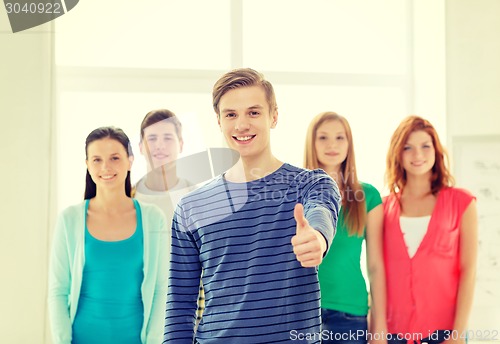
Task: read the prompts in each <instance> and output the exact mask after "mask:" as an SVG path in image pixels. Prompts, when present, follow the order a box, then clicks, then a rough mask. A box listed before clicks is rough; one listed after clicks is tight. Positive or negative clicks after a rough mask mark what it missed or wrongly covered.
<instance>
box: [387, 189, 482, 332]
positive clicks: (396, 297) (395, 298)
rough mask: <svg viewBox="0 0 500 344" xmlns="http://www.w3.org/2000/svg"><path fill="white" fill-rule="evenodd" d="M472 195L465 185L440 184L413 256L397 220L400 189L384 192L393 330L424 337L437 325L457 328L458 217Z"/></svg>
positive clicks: (389, 315)
mask: <svg viewBox="0 0 500 344" xmlns="http://www.w3.org/2000/svg"><path fill="white" fill-rule="evenodd" d="M473 199H474V196H472V195H471V194H470V193H469V192H468V191H466V190H463V189H457V188H445V189H443V190H441V191H440V192H439V193H438V196H437V200H436V205H435V206H434V209H433V212H432V215H431V219H430V221H429V226H428V229H427V233H426V234H425V236H424V238H423V239H422V242H421V243H420V246H419V247H418V250H417V252H416V253H415V255H414V256H413V257H412V258H410V257H409V256H408V251H407V248H406V244H405V241H404V238H403V234H402V232H401V227H400V225H399V217H400V211H401V209H400V204H399V195H397V194H396V195H395V194H391V195H389V196H387V197H385V198H384V200H383V204H384V261H385V270H386V279H387V326H388V331H389V333H401V334H411V335H412V336H413V335H416V336H420V335H421V337H420V338H426V337H428V336H429V335H430V334H431V333H432V332H434V331H435V330H451V329H453V322H454V318H455V308H456V302H457V292H458V284H459V278H460V264H459V262H460V254H459V239H460V223H461V219H462V214H463V213H464V211H465V210H466V208H467V207H468V205H469V204H470V202H471V201H472V200H473ZM408 337H409V335H408ZM408 337H407V338H408ZM413 338H418V337H413Z"/></svg>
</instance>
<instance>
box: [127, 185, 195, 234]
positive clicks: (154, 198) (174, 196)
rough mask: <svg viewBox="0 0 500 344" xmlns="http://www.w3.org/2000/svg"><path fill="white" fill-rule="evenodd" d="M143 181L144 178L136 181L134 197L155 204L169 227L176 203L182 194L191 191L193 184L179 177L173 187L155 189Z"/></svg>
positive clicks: (193, 187)
mask: <svg viewBox="0 0 500 344" xmlns="http://www.w3.org/2000/svg"><path fill="white" fill-rule="evenodd" d="M145 182H146V178H142V179H141V180H139V181H138V182H137V184H136V186H135V196H134V198H136V199H138V200H139V201H142V202H144V203H152V204H156V205H157V206H158V207H159V208H160V209H161V210H162V211H163V213H164V214H165V216H166V218H167V226H168V228H171V227H172V219H173V218H174V210H175V207H176V206H177V203H178V202H179V200H180V199H181V197H182V196H184V195H185V194H187V193H188V192H191V191H193V190H194V189H195V186H194V185H193V184H191V183H190V182H189V181H187V180H185V179H179V181H178V182H177V184H176V185H175V186H174V187H173V188H171V189H169V190H167V191H155V190H151V189H149V188H148V187H147V186H146V183H145Z"/></svg>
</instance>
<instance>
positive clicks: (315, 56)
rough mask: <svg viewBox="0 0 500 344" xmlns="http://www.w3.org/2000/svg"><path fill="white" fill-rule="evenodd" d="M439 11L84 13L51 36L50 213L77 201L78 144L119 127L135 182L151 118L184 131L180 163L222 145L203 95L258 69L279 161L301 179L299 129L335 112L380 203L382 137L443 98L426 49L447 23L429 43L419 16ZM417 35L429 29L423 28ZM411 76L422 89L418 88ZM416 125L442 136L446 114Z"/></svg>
mask: <svg viewBox="0 0 500 344" xmlns="http://www.w3.org/2000/svg"><path fill="white" fill-rule="evenodd" d="M431 3H432V4H431ZM436 3H438V2H429V1H427V2H425V4H426V5H422V4H423V2H418V3H417V2H415V3H414V2H413V1H411V0H378V1H371V0H370V1H368V0H311V1H307V2H305V1H298V0H292V1H290V0H286V1H285V0H273V1H263V0H252V1H246V0H231V1H230V0H215V1H202V0H186V1H174V0H148V1H145V2H141V3H127V2H123V1H118V0H109V1H105V2H102V1H82V2H80V3H79V5H78V6H77V7H76V8H75V9H74V10H72V11H71V12H69V13H68V15H65V16H64V17H62V18H60V19H59V20H57V21H56V22H55V28H56V33H55V51H56V76H57V78H56V87H57V143H58V145H57V147H58V152H57V156H58V169H57V171H58V181H59V182H58V190H59V191H58V208H59V209H61V208H64V207H66V206H67V205H69V204H71V203H75V202H78V201H79V200H81V198H82V193H83V187H84V185H83V176H84V172H85V165H84V152H83V147H84V145H83V144H84V140H85V137H86V135H87V134H88V133H89V132H90V131H91V130H92V129H94V128H96V127H99V126H103V125H115V126H119V127H122V128H123V129H124V130H125V131H126V132H127V133H128V134H129V136H130V137H131V139H132V141H133V145H134V147H133V148H134V152H135V154H136V159H135V163H134V167H133V170H132V179H133V180H137V179H138V178H140V177H141V176H142V175H143V174H144V172H145V164H144V161H143V159H142V157H141V156H140V153H139V150H138V146H137V143H138V134H139V125H140V121H141V120H142V118H143V116H144V115H145V114H146V113H147V112H148V111H150V110H152V109H155V108H168V109H170V110H172V111H174V112H175V113H176V114H177V115H178V116H179V117H180V118H181V120H182V122H183V125H184V131H185V132H184V139H185V150H184V154H185V155H189V154H192V153H195V152H199V151H202V150H204V149H206V148H208V147H214V146H215V147H216V146H221V145H224V143H223V140H222V137H221V134H220V131H219V130H218V128H217V123H216V120H215V114H214V113H213V109H212V106H211V91H212V86H213V83H214V82H215V81H216V80H217V78H218V77H219V76H220V75H222V73H223V72H225V71H227V70H229V69H231V68H235V67H252V68H255V69H257V70H259V71H261V72H263V73H264V74H265V75H266V77H267V78H268V79H269V80H270V81H271V82H272V83H273V84H274V86H275V89H276V93H277V98H278V99H277V100H278V107H279V113H280V119H279V124H278V127H277V128H276V129H275V130H274V131H273V137H272V140H273V141H272V145H273V152H274V153H275V155H276V156H278V157H279V158H280V159H281V160H284V161H287V162H290V163H292V164H296V165H299V166H301V165H302V160H303V146H304V138H305V130H306V127H307V125H308V124H309V121H310V120H311V118H312V117H313V116H315V115H316V114H317V113H319V112H322V111H327V110H329V111H336V112H338V113H340V114H342V115H344V116H345V117H347V118H348V120H349V121H350V123H351V126H352V129H353V134H354V137H355V149H356V157H357V165H358V169H359V171H358V173H359V175H360V177H361V178H362V179H363V180H364V181H366V182H369V183H372V184H374V185H375V186H376V187H378V188H379V189H380V190H382V187H383V173H384V167H385V154H386V150H387V145H388V140H389V138H390V135H391V134H392V132H393V130H394V129H395V127H396V126H397V124H398V122H399V121H400V120H401V119H402V118H403V117H404V116H406V115H408V114H410V113H413V112H414V111H415V110H416V109H417V110H425V109H426V107H425V106H422V105H421V104H425V103H426V99H427V98H426V93H425V90H427V89H429V88H428V85H440V84H439V83H436V82H434V80H429V78H435V77H436V76H437V77H438V78H439V72H440V70H439V67H438V68H437V70H436V59H434V58H433V57H434V55H435V54H436V51H437V50H436V49H434V50H432V51H429V50H427V49H426V48H427V45H429V46H432V47H434V46H435V45H434V46H433V44H435V43H436V39H434V40H433V39H432V38H431V39H429V37H438V38H439V37H440V36H439V32H441V31H442V28H441V27H440V25H442V24H443V20H444V19H443V18H441V17H439V15H437V16H436V18H438V19H436V18H434V20H433V21H431V22H430V23H431V24H432V25H433V27H434V30H430V29H429V28H428V26H429V19H419V16H417V14H418V13H422V6H427V7H432V6H436V5H435V4H436ZM431 9H432V8H431ZM426 10H427V12H429V8H426ZM427 12H426V13H427ZM139 18H140V19H139ZM145 18H147V19H145ZM422 21H426V22H427V25H421V26H419V25H420V24H421V23H422ZM419 27H422V28H425V30H423V29H422V30H420V29H419V30H417V31H416V30H415V28H419ZM440 30H441V31H440ZM422 32H423V33H422ZM417 43H418V44H417ZM443 49H444V47H443ZM443 56H444V55H443ZM422 61H423V62H422ZM427 62H428V64H429V66H432V67H433V68H431V69H429V68H426V64H425V63H427ZM438 66H439V65H438ZM415 68H419V70H421V71H426V70H427V71H432V73H428V74H429V75H430V74H432V76H429V78H428V79H425V78H424V80H421V79H418V78H415V77H414V70H415ZM442 69H443V70H444V67H443V68H442ZM442 74H443V75H442V77H443V79H444V72H443V73H442ZM421 75H426V74H425V73H422V74H421ZM435 94H437V93H436V92H433V95H435ZM436 101H437V102H438V103H439V104H441V105H442V104H444V99H441V100H436ZM434 108H436V107H434ZM442 108H444V106H442ZM440 109H441V108H440ZM422 115H426V116H427V117H429V118H430V119H431V120H433V121H435V122H437V123H438V128H439V129H440V130H441V132H443V131H444V123H445V121H444V113H438V112H429V113H422ZM432 116H434V117H432Z"/></svg>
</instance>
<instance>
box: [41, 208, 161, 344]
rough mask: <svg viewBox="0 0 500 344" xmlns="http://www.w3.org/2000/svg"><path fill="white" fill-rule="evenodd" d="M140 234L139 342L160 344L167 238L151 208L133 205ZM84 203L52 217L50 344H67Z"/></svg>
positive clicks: (80, 260) (79, 268) (76, 294)
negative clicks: (54, 220)
mask: <svg viewBox="0 0 500 344" xmlns="http://www.w3.org/2000/svg"><path fill="white" fill-rule="evenodd" d="M139 206H140V209H141V213H142V226H143V233H144V240H143V241H144V280H143V282H142V285H141V293H142V302H143V307H144V323H143V326H142V331H141V341H142V343H144V344H150V343H155V344H157V343H161V342H162V340H163V326H164V321H165V306H166V296H167V289H168V286H167V281H168V268H169V267H168V261H169V258H170V257H169V255H170V247H169V245H168V244H167V243H168V242H170V240H169V238H168V237H167V236H168V235H169V233H170V230H168V228H169V227H167V224H166V223H165V215H164V214H163V212H162V211H161V210H160V209H159V208H158V207H157V206H155V205H152V204H146V203H141V202H139ZM84 238H85V202H82V203H80V204H77V205H74V206H71V207H68V208H66V209H65V210H64V211H63V212H62V213H61V214H60V215H59V217H58V220H57V225H56V229H55V232H54V238H53V244H52V251H51V257H50V263H49V289H48V304H49V316H50V323H51V331H52V340H53V343H54V344H71V339H72V324H73V320H74V319H75V315H76V310H77V307H78V300H79V298H80V287H81V284H82V274H83V266H84V262H85V249H84V247H85V242H84Z"/></svg>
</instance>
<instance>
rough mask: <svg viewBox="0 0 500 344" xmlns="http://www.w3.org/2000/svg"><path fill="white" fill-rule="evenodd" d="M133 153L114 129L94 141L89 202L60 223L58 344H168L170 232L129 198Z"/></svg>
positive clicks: (56, 249) (54, 320) (55, 309)
mask: <svg viewBox="0 0 500 344" xmlns="http://www.w3.org/2000/svg"><path fill="white" fill-rule="evenodd" d="M129 147H130V142H129V139H128V137H127V136H126V135H125V133H124V132H123V131H122V130H121V129H117V128H114V127H102V128H98V129H96V130H94V131H92V132H91V133H90V134H89V136H88V137H87V140H86V145H85V151H86V164H87V176H86V188H85V197H84V198H85V200H84V202H82V203H80V204H78V205H74V206H72V207H69V208H67V209H65V210H64V211H63V212H62V213H61V214H60V215H59V218H58V221H57V226H56V230H55V233H54V239H53V246H52V252H51V259H50V268H49V295H48V299H49V313H50V320H51V331H52V337H53V342H54V343H55V344H59V343H60V344H70V343H73V344H80V343H83V344H86V343H92V344H99V343H127V344H136V343H137V344H143V343H146V344H149V343H161V340H162V334H163V321H164V309H165V308H164V307H165V299H166V288H167V279H168V267H167V262H168V259H167V258H168V255H169V251H170V250H169V247H168V246H167V245H166V242H167V239H168V238H167V237H166V236H167V233H168V232H167V227H166V223H165V218H164V215H163V213H162V212H161V210H159V209H158V208H157V207H156V206H154V205H147V204H142V203H140V202H139V201H137V200H135V199H132V198H131V197H130V192H131V184H130V168H131V165H132V161H133V155H132V152H131V150H130V148H129Z"/></svg>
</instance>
